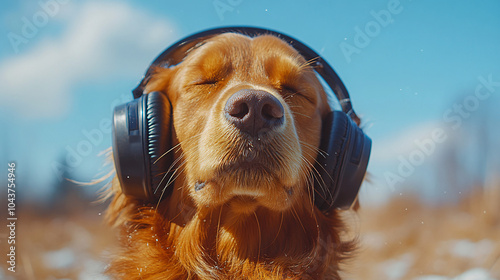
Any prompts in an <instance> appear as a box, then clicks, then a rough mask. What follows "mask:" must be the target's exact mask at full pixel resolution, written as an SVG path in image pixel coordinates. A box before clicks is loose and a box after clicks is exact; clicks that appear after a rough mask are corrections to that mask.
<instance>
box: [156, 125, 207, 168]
mask: <svg viewBox="0 0 500 280" xmlns="http://www.w3.org/2000/svg"><path fill="white" fill-rule="evenodd" d="M201 135H202V133H199V134H197V135H193V136H191V137H189V138H188V139H185V140H183V141H182V142H179V143H177V144H176V145H175V146H173V147H172V148H170V149H169V150H168V151H166V152H164V153H163V154H162V155H161V156H159V157H158V158H157V159H156V160H155V161H154V162H153V164H156V163H157V162H158V161H159V160H160V159H162V158H163V157H164V156H166V155H167V154H168V153H170V152H172V151H174V150H175V152H177V151H179V149H180V147H181V145H184V144H185V143H187V142H188V141H191V140H194V139H195V138H198V137H200V136H201ZM178 148H179V149H178Z"/></svg>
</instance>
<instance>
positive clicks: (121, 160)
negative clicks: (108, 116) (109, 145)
mask: <svg viewBox="0 0 500 280" xmlns="http://www.w3.org/2000/svg"><path fill="white" fill-rule="evenodd" d="M171 111H172V110H171V105H170V102H169V101H168V98H167V97H166V96H165V95H164V94H162V93H160V92H151V93H149V94H145V95H143V96H141V97H140V98H138V99H135V100H133V101H131V102H129V103H126V104H123V105H120V106H118V107H116V108H115V110H114V115H113V157H114V161H115V169H116V174H117V177H118V179H119V181H120V185H121V187H122V191H123V193H124V194H125V195H127V196H129V197H133V198H136V199H141V200H151V199H154V198H155V197H158V196H159V194H160V193H161V192H163V189H161V186H160V184H162V183H163V181H162V178H163V177H164V176H165V178H169V179H170V177H168V174H165V172H167V169H168V168H169V167H170V166H171V164H172V162H173V161H172V159H173V155H172V154H171V153H170V151H169V150H170V148H171V140H170V138H171V137H170V131H171ZM166 181H168V180H166Z"/></svg>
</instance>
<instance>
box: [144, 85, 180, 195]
mask: <svg viewBox="0 0 500 280" xmlns="http://www.w3.org/2000/svg"><path fill="white" fill-rule="evenodd" d="M145 96H146V97H147V99H146V104H145V110H144V111H145V115H146V119H145V121H146V132H147V133H146V137H147V140H146V141H145V142H146V143H147V154H148V155H149V172H150V181H151V196H153V197H159V196H161V195H170V193H171V189H172V188H168V189H165V190H164V189H163V186H165V185H166V183H169V182H170V181H171V180H172V178H171V175H172V174H167V173H171V172H170V171H171V170H172V167H173V166H172V164H173V151H171V148H172V143H171V137H170V132H171V128H172V122H171V116H172V106H171V105H170V101H169V100H168V98H167V97H166V96H165V94H162V93H160V92H156V91H155V92H151V93H149V94H146V95H145Z"/></svg>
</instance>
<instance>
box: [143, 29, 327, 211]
mask: <svg viewBox="0 0 500 280" xmlns="http://www.w3.org/2000/svg"><path fill="white" fill-rule="evenodd" d="M308 63H310V62H308V61H306V60H305V59H304V58H303V57H302V56H301V55H299V53H298V52H297V51H296V50H295V49H294V48H292V47H291V46H290V45H288V44H287V43H286V42H284V41H282V40H281V39H279V38H277V37H274V36H270V35H265V36H259V37H255V38H250V37H247V36H244V35H241V34H234V33H226V34H221V35H218V36H215V37H213V38H211V39H209V40H207V41H205V42H204V43H203V44H200V45H198V46H196V47H195V48H193V49H191V50H190V52H189V54H188V55H187V56H186V57H185V58H184V60H183V61H182V62H181V63H179V64H178V65H176V66H174V67H171V68H168V69H157V70H156V73H155V74H154V75H153V78H152V79H151V82H150V83H149V84H148V86H147V87H146V91H161V92H163V93H164V94H166V95H167V97H168V99H169V100H170V102H171V104H172V108H173V127H174V130H175V134H176V135H175V136H176V137H175V139H174V140H173V141H175V142H178V144H179V145H180V146H179V149H178V150H179V151H180V153H177V157H178V158H179V160H178V161H177V163H178V166H177V168H179V171H182V173H183V176H184V178H183V179H185V180H180V181H183V182H182V184H176V187H177V188H182V189H183V190H181V191H187V192H188V193H189V196H190V197H191V198H192V199H193V200H194V201H195V204H196V205H197V206H198V207H211V206H217V205H221V204H224V203H230V204H233V205H235V206H237V207H233V209H235V211H249V210H252V209H255V207H257V206H263V207H265V208H269V209H271V210H276V211H281V210H286V209H288V208H289V207H290V206H291V205H293V204H294V203H297V202H299V201H300V202H303V203H309V205H311V206H312V204H311V201H312V200H311V196H312V195H313V193H312V192H313V189H312V186H313V185H312V182H313V171H312V169H313V165H314V162H315V158H316V156H317V153H318V146H319V143H320V137H321V126H322V118H323V117H324V115H325V114H326V113H327V112H328V111H329V110H330V109H329V106H328V103H327V100H326V95H325V93H324V91H323V88H322V86H321V84H320V82H319V80H318V79H317V78H316V76H315V74H314V71H313V70H312V68H311V67H310V66H309V64H308ZM175 142H174V144H177V143H175ZM170 187H171V186H170ZM176 191H178V190H177V189H174V192H176Z"/></svg>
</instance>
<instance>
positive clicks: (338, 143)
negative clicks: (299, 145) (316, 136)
mask: <svg viewBox="0 0 500 280" xmlns="http://www.w3.org/2000/svg"><path fill="white" fill-rule="evenodd" d="M370 150H371V140H370V138H369V137H367V136H366V135H365V134H364V133H363V131H362V130H361V129H360V128H359V127H358V126H357V125H356V124H355V123H354V122H353V121H352V120H351V118H349V117H348V116H347V115H346V114H345V113H344V112H341V111H333V112H330V113H329V114H328V115H327V116H326V117H325V118H324V119H323V127H322V134H321V143H320V150H319V154H318V157H317V159H316V162H317V163H316V166H315V168H316V170H317V171H318V173H319V175H320V176H319V178H318V179H316V180H315V193H316V195H315V204H316V206H317V207H318V208H319V209H320V210H322V211H325V212H327V211H329V210H331V209H333V208H341V209H346V208H349V207H351V205H352V203H353V202H354V201H355V200H356V197H357V194H358V191H359V188H360V186H361V183H362V181H363V178H364V175H365V173H366V168H367V166H368V159H369V157H370Z"/></svg>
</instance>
